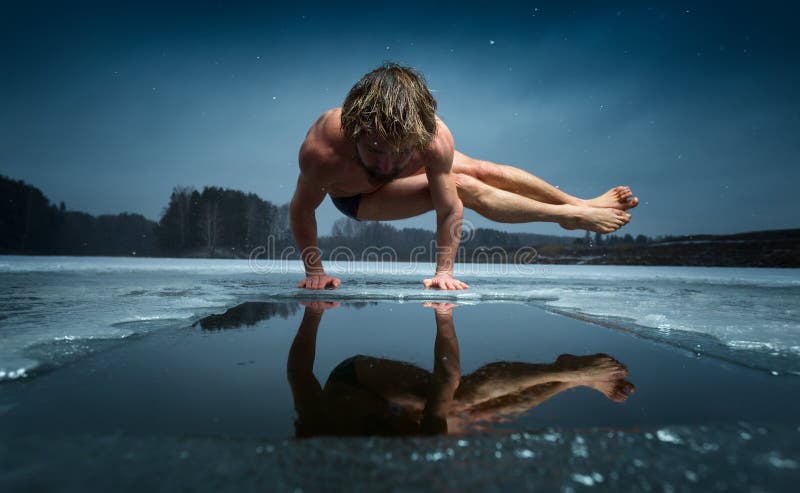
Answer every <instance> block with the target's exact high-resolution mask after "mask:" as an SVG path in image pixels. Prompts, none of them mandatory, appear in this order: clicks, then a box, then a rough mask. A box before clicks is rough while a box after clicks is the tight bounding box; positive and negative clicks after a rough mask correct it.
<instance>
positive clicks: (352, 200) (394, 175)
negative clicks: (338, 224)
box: [290, 63, 639, 289]
mask: <svg viewBox="0 0 800 493" xmlns="http://www.w3.org/2000/svg"><path fill="white" fill-rule="evenodd" d="M299 161H300V175H299V177H298V179H297V188H296V190H295V193H294V197H293V198H292V202H291V207H290V220H291V227H292V232H293V234H294V237H295V241H296V242H297V246H298V247H299V248H300V250H301V251H302V253H301V256H302V259H303V263H304V265H305V271H306V278H305V279H303V280H302V281H301V282H300V284H298V287H300V288H306V289H324V288H327V287H338V286H339V284H340V281H339V279H337V278H335V277H333V276H329V275H327V274H326V273H325V270H324V269H323V266H322V261H321V258H320V255H319V249H318V248H317V222H316V214H315V210H316V208H317V207H318V206H319V204H320V203H322V201H323V200H324V199H325V196H326V195H330V197H331V199H332V201H333V203H334V205H335V206H336V207H337V208H338V209H339V210H340V211H342V212H343V213H344V214H346V215H347V216H350V217H351V218H353V219H356V220H359V221H365V220H369V221H389V220H394V219H404V218H408V217H413V216H417V215H420V214H423V213H425V212H428V211H430V210H435V211H436V240H437V259H436V272H435V273H434V276H433V277H432V278H430V279H425V280H423V284H424V285H425V287H434V288H440V289H466V288H467V287H468V286H467V285H466V284H465V283H463V282H461V281H459V280H457V279H454V278H453V262H454V259H455V255H456V250H457V248H458V242H459V239H460V234H461V220H462V216H463V207H464V206H466V207H468V208H470V209H472V210H474V211H475V212H477V213H478V214H481V215H482V216H484V217H487V218H489V219H492V220H494V221H498V222H505V223H521V222H531V221H549V222H555V223H558V224H560V225H561V226H562V227H563V228H565V229H586V230H589V231H595V232H599V233H610V232H612V231H616V230H617V229H619V228H620V227H622V226H623V225H625V224H626V223H627V222H628V221H629V220H630V218H631V216H630V214H628V213H627V212H626V211H627V210H628V209H630V208H632V207H635V206H636V205H637V204H638V202H639V201H638V199H637V198H636V197H634V196H633V194H632V193H631V191H630V189H629V188H628V187H614V188H612V189H611V190H609V191H608V192H606V193H604V194H603V195H600V196H599V197H595V198H593V199H589V200H584V199H579V198H577V197H573V196H571V195H569V194H567V193H564V192H562V191H561V190H559V189H557V188H556V187H554V186H552V185H550V184H548V183H547V182H545V181H543V180H541V179H540V178H537V177H535V176H533V175H532V174H530V173H528V172H526V171H523V170H521V169H519V168H515V167H513V166H508V165H502V164H496V163H492V162H489V161H482V160H478V159H473V158H471V157H469V156H466V155H464V154H462V153H460V152H458V151H457V150H456V149H455V147H454V144H453V136H452V135H451V134H450V130H449V129H448V128H447V126H446V125H445V124H444V122H443V121H442V120H440V119H439V118H438V117H437V116H436V100H435V99H434V98H433V96H432V95H431V93H430V91H429V90H428V87H427V86H426V84H425V81H424V79H423V78H422V76H421V75H420V74H419V73H418V72H416V71H415V70H414V69H412V68H408V67H402V66H400V65H397V64H393V63H387V64H384V65H382V66H381V67H378V68H377V69H375V70H373V71H372V72H369V73H368V74H366V75H365V76H364V77H362V78H361V80H359V81H358V82H357V83H356V84H355V85H354V86H353V88H352V89H351V90H350V92H349V94H348V95H347V98H346V99H345V101H344V105H343V106H342V107H341V108H334V109H331V110H328V111H326V112H325V113H324V114H323V115H322V116H321V117H320V118H319V119H318V120H317V121H316V122H315V123H314V124H313V125H312V126H311V128H310V129H309V131H308V134H307V135H306V138H305V141H304V142H303V145H302V146H301V148H300V155H299Z"/></svg>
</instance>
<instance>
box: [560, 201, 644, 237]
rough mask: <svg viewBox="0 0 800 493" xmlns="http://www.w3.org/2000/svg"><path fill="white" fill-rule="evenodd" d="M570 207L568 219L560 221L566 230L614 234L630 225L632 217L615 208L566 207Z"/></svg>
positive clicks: (567, 214)
mask: <svg viewBox="0 0 800 493" xmlns="http://www.w3.org/2000/svg"><path fill="white" fill-rule="evenodd" d="M561 207H569V208H570V209H569V211H568V212H567V213H566V217H564V218H563V219H561V220H559V221H558V224H559V225H561V227H562V228H564V229H585V230H587V231H593V232H595V233H612V232H614V231H616V230H618V229H619V228H621V227H622V226H625V225H626V224H628V221H630V220H631V215H630V214H628V213H627V212H625V211H623V210H620V209H614V208H599V207H589V206H581V205H565V206H561Z"/></svg>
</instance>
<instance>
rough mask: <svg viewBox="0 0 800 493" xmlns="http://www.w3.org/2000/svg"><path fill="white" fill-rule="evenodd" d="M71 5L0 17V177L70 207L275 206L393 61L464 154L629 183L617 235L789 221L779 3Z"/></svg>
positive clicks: (789, 17) (726, 229)
mask: <svg viewBox="0 0 800 493" xmlns="http://www.w3.org/2000/svg"><path fill="white" fill-rule="evenodd" d="M77 3H78V5H77V6H76V5H70V4H69V3H67V2H56V3H53V4H49V3H46V2H29V3H28V2H25V3H23V2H17V5H16V6H13V5H11V6H9V5H6V6H4V9H3V10H4V12H3V17H2V18H1V19H0V56H2V70H0V173H1V174H4V175H8V176H10V177H12V178H16V179H22V180H25V181H27V182H29V183H31V184H33V185H35V186H38V187H40V188H41V189H42V190H43V191H44V192H45V193H46V194H47V195H48V196H49V197H50V198H51V200H53V201H55V202H58V201H62V200H63V201H65V202H66V204H67V207H68V208H69V209H77V210H84V211H87V212H90V213H93V214H100V213H117V212H123V211H130V212H140V213H142V214H144V215H145V216H147V217H149V218H152V219H157V218H158V217H159V215H160V212H161V210H162V208H163V207H164V206H165V205H166V203H167V200H168V197H169V194H170V191H171V190H172V188H173V187H174V186H176V185H181V186H186V185H190V186H195V187H197V188H202V187H203V186H204V185H218V186H224V187H230V188H236V189H241V190H245V191H248V192H255V193H257V194H258V195H260V196H261V197H263V198H265V199H267V200H270V201H273V202H275V203H284V202H287V201H288V200H289V199H290V198H291V194H292V192H293V189H294V183H295V180H296V176H297V162H296V161H297V150H298V148H299V146H300V143H301V142H302V140H303V137H304V135H305V132H306V130H307V129H308V126H309V125H310V124H311V123H312V122H313V121H314V120H315V119H316V117H317V116H318V115H319V114H320V113H321V112H322V111H324V110H325V109H328V108H331V107H335V106H339V105H340V104H341V102H342V100H343V99H344V96H345V94H346V92H347V90H348V89H349V88H350V86H351V85H352V84H353V83H354V82H355V81H356V80H357V79H358V78H359V77H360V76H361V75H363V73H365V72H367V71H369V70H371V69H372V68H374V67H375V66H377V65H379V64H380V63H381V62H383V61H386V60H391V61H396V62H400V63H404V64H408V65H412V66H414V67H416V68H418V69H419V70H421V71H422V72H423V73H424V74H425V75H426V77H427V79H428V82H429V85H430V87H431V88H432V89H433V90H434V95H435V96H436V97H437V99H438V101H439V114H440V116H441V117H442V118H443V119H444V120H445V122H447V124H448V126H449V127H450V129H451V130H452V131H453V134H454V137H455V141H456V147H457V148H458V149H459V150H461V151H462V152H465V153H466V154H469V155H472V156H474V157H478V158H482V159H489V160H493V161H496V162H501V163H506V164H514V165H517V166H519V167H521V168H524V169H527V170H529V171H531V172H533V173H535V174H537V175H539V176H541V177H542V178H544V179H546V180H548V181H551V182H552V183H554V184H556V185H558V186H560V187H561V188H562V189H564V190H566V191H568V192H570V193H573V194H576V195H580V196H587V197H588V196H592V195H596V194H599V193H601V192H603V191H605V190H607V189H608V188H609V187H611V186H613V185H618V184H628V185H630V186H631V187H632V188H633V189H634V192H635V193H636V194H637V195H638V196H639V197H640V198H641V199H642V205H641V206H640V207H639V208H637V209H636V210H635V211H634V219H633V221H632V223H631V224H630V225H629V226H628V227H626V228H625V229H623V230H622V231H621V232H629V233H632V234H638V233H644V234H648V235H657V234H682V233H700V232H709V233H730V232H739V231H747V230H756V229H773V228H789V227H798V226H800V221H799V220H798V213H797V211H798V210H800V207H798V206H799V205H800V200H798V198H797V195H798V192H797V188H798V183H799V182H800V180H798V179H799V178H800V166H798V155H800V152H799V151H800V138H798V135H800V132H799V131H800V104H799V103H800V95H798V90H797V88H798V87H800V69H799V68H798V63H797V60H798V59H800V56H799V55H800V53H798V51H800V50H798V47H799V46H800V42H799V40H798V35H797V34H795V32H796V30H795V27H796V26H795V25H794V23H795V20H796V19H797V13H798V12H797V9H795V8H794V7H792V4H791V3H790V2H785V3H772V2H763V1H762V2H752V3H739V2H737V3H734V2H721V3H712V2H704V3H697V2H614V3H604V5H599V3H600V2H572V3H571V2H531V3H527V4H523V3H503V2H479V3H474V4H471V3H469V2H457V3H452V4H449V5H448V4H444V3H438V2H428V3H415V2H396V3H392V4H391V5H390V6H384V5H382V4H380V3H373V4H370V3H355V2H352V3H349V4H345V3H339V2H328V3H325V4H322V5H316V4H315V3H310V2H291V4H289V5H288V6H282V7H274V6H267V5H266V4H255V3H239V4H236V6H230V5H225V4H224V3H223V2H205V3H202V2H186V3H181V4H172V5H170V6H163V5H159V4H156V3H153V4H148V2H136V3H133V4H129V5H125V6H123V4H122V3H117V2H102V3H91V2H77ZM107 4H113V5H107ZM318 215H319V223H320V230H321V233H327V232H328V230H329V228H330V226H331V224H332V223H333V221H334V220H335V219H337V218H338V217H341V216H340V214H339V213H338V211H336V210H335V209H334V208H333V207H332V205H331V204H330V202H329V201H327V200H326V202H325V203H324V204H323V206H322V207H321V208H320V209H319V210H318ZM468 218H469V219H471V220H474V222H475V223H476V224H477V225H479V226H488V225H490V223H489V222H488V221H485V220H482V219H479V218H478V216H476V215H474V214H470V215H469V216H468ZM396 225H397V226H404V225H413V226H422V227H427V228H429V229H433V227H434V218H433V216H432V214H428V215H426V216H423V217H421V218H418V219H415V220H411V221H404V222H398V223H396ZM494 227H500V228H501V229H509V230H515V231H531V232H543V233H555V232H563V230H561V229H560V228H558V227H557V226H553V225H543V224H529V225H516V226H511V225H500V226H497V225H494Z"/></svg>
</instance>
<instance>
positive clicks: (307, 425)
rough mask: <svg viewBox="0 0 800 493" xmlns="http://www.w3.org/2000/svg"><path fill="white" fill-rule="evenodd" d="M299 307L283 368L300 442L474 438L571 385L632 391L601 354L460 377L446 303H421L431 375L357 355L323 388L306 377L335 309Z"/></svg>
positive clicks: (609, 392) (622, 393)
mask: <svg viewBox="0 0 800 493" xmlns="http://www.w3.org/2000/svg"><path fill="white" fill-rule="evenodd" d="M304 306H305V313H304V314H303V321H302V322H301V324H300V328H299V329H298V330H297V335H296V336H295V338H294V342H293V343H292V347H291V349H290V350H289V360H288V363H287V372H288V377H289V385H290V386H291V388H292V394H293V396H294V403H295V409H296V411H297V419H296V421H295V431H296V434H297V436H298V437H308V436H315V435H412V434H440V433H441V434H444V433H453V434H458V433H466V432H474V431H481V430H485V429H486V428H487V424H488V423H491V422H499V421H505V420H508V419H509V418H511V417H513V416H515V415H520V414H523V413H525V412H527V411H529V410H530V409H531V408H533V407H535V406H537V405H539V404H541V403H542V402H544V401H546V400H547V399H550V398H551V397H553V396H555V395H556V394H558V393H560V392H563V391H565V390H567V389H570V388H573V387H579V386H585V387H592V388H594V389H596V390H598V391H599V392H601V393H603V394H604V395H605V396H606V397H608V398H609V399H611V400H613V401H616V402H623V401H625V400H626V399H627V398H628V395H629V394H630V393H631V392H633V391H634V386H633V384H632V383H630V382H628V381H626V380H625V377H626V376H627V374H628V371H627V369H626V368H625V366H624V365H623V364H622V363H620V362H618V361H617V360H615V359H614V358H612V357H610V356H608V355H605V354H595V355H590V356H573V355H570V354H563V355H561V356H559V357H558V359H556V361H555V362H554V363H551V364H530V363H520V362H497V363H490V364H488V365H485V366H483V367H481V368H479V369H478V370H476V371H475V372H473V373H471V374H470V375H466V376H463V377H462V376H461V367H460V364H459V352H458V340H457V339H456V333H455V327H454V326H453V308H454V307H455V305H453V304H450V303H425V306H428V307H431V308H433V311H434V313H435V317H436V340H435V343H434V358H435V359H434V364H433V373H431V372H428V371H426V370H423V369H422V368H419V367H416V366H414V365H411V364H408V363H403V362H401V361H393V360H389V359H383V358H374V357H371V356H362V355H358V356H353V357H352V358H348V359H346V360H345V361H343V362H341V363H340V364H339V365H338V366H337V367H336V368H335V369H334V370H333V371H332V372H331V374H330V376H329V377H328V381H327V383H326V384H325V387H324V388H323V387H322V386H321V385H320V383H319V381H318V380H317V379H316V377H315V376H314V374H313V371H312V370H313V367H314V356H315V351H316V342H317V329H318V327H319V324H320V321H321V320H322V315H323V313H324V312H325V310H328V309H331V308H335V307H337V306H339V304H338V303H328V302H310V303H304Z"/></svg>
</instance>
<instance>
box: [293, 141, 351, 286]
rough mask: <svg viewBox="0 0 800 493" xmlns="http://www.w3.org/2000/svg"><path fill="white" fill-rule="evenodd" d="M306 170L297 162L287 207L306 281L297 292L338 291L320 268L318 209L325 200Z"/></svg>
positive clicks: (333, 282)
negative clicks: (302, 290) (294, 187)
mask: <svg viewBox="0 0 800 493" xmlns="http://www.w3.org/2000/svg"><path fill="white" fill-rule="evenodd" d="M308 168H309V166H308V164H307V163H305V162H304V159H303V158H302V157H301V159H300V176H299V177H298V178H297V188H296V189H295V191H294V196H293V197H292V202H291V205H290V206H289V222H290V223H291V227H292V234H293V235H294V240H295V242H296V243H297V247H298V248H299V249H300V256H301V258H302V259H303V266H304V267H305V271H306V278H305V279H303V280H302V281H300V284H298V285H297V287H298V288H306V289H325V288H326V287H328V286H331V287H334V288H335V287H338V286H339V284H340V283H341V281H339V279H337V278H335V277H332V276H328V275H326V274H325V269H323V267H322V256H321V254H320V251H319V247H318V246H317V214H316V210H317V207H319V205H320V204H321V203H322V201H323V200H324V199H325V195H327V193H326V192H325V191H324V190H323V187H322V185H321V184H320V183H319V182H318V180H316V179H315V177H314V176H313V172H312V173H309V169H308Z"/></svg>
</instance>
